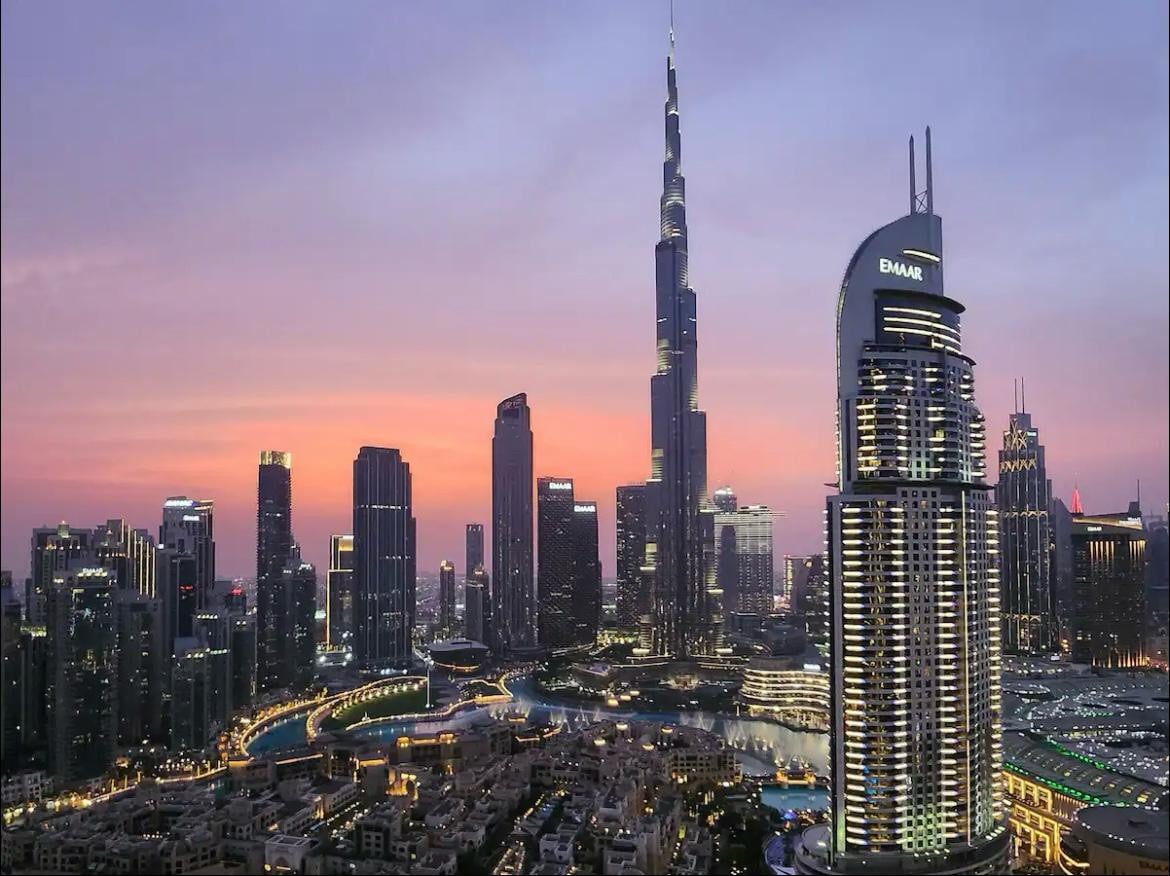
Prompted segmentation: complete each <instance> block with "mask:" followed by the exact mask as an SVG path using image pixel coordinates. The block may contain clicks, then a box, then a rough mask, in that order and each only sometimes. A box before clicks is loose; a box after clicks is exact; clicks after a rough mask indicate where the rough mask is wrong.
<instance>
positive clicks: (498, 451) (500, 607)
mask: <svg viewBox="0 0 1170 876" xmlns="http://www.w3.org/2000/svg"><path fill="white" fill-rule="evenodd" d="M491 601H492V634H493V636H494V639H495V641H494V642H493V643H492V644H493V645H494V648H495V650H496V651H497V652H498V653H500V654H503V655H507V654H510V653H513V652H515V651H516V650H518V649H524V648H531V647H533V646H534V645H535V644H536V611H535V601H534V594H533V586H532V428H531V412H530V411H529V408H528V396H527V395H525V394H524V393H519V394H518V395H514V396H512V397H511V398H506V399H504V400H503V401H502V402H500V404H499V406H498V407H497V408H496V422H495V430H494V433H493V435H492V592H491Z"/></svg>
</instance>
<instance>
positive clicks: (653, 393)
mask: <svg viewBox="0 0 1170 876" xmlns="http://www.w3.org/2000/svg"><path fill="white" fill-rule="evenodd" d="M674 61H675V59H674V26H673V21H672V23H671V30H670V54H669V55H668V56H667V59H666V106H665V122H666V154H665V158H664V160H663V164H662V198H661V200H660V203H659V232H660V234H659V241H658V244H657V245H656V246H655V247H654V265H655V311H656V326H657V362H656V370H655V373H654V375H653V377H651V378H650V438H651V455H650V469H651V471H650V477H649V478H648V479H647V482H646V488H647V489H646V511H647V523H648V526H647V540H646V563H647V565H648V566H652V567H653V569H654V578H653V581H654V584H653V598H652V601H651V618H650V620H651V623H650V624H649V627H648V629H649V630H650V641H649V642H647V643H645V644H646V645H647V646H648V647H649V649H650V651H651V653H654V654H659V655H668V656H672V657H675V658H677V659H683V658H686V657H689V656H691V655H695V654H705V653H710V652H711V651H712V650H713V649H714V645H715V641H716V640H715V635H716V630H715V623H714V618H715V616H716V614H717V613H716V611H715V607H714V605H713V599H714V598H715V594H714V593H712V592H711V591H713V590H714V587H715V585H714V580H713V577H714V576H713V574H708V570H707V568H706V567H707V565H709V563H708V559H709V558H710V557H711V556H713V553H714V551H713V550H705V544H704V541H705V538H706V537H707V536H708V535H711V536H713V532H714V530H713V526H712V525H711V519H710V518H711V515H710V514H706V513H704V512H705V511H706V510H707V506H708V498H707V415H706V414H705V413H704V412H703V411H701V410H699V390H698V340H697V319H696V304H695V290H694V289H692V288H691V287H690V278H689V276H688V272H687V214H686V180H685V178H684V177H683V173H682V141H681V138H680V136H679V111H678V83H677V79H676V71H675V62H674ZM707 540H709V539H707ZM709 579H710V580H709Z"/></svg>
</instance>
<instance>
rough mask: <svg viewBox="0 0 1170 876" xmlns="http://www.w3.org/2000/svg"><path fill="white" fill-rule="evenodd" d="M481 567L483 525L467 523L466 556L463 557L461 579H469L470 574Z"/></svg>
mask: <svg viewBox="0 0 1170 876" xmlns="http://www.w3.org/2000/svg"><path fill="white" fill-rule="evenodd" d="M482 565H483V524H482V523H468V524H467V535H466V555H465V557H464V566H463V577H464V578H465V579H468V580H469V579H470V578H471V573H472V572H474V571H475V570H476V569H477V568H478V567H480V566H482Z"/></svg>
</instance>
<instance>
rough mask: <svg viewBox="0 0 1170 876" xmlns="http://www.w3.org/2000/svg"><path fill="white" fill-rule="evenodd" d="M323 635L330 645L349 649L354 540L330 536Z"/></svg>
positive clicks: (351, 625) (351, 624)
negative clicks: (326, 633)
mask: <svg viewBox="0 0 1170 876" xmlns="http://www.w3.org/2000/svg"><path fill="white" fill-rule="evenodd" d="M325 590H326V595H325V610H326V612H328V618H327V622H326V624H325V628H326V631H327V632H328V635H329V644H330V645H333V646H336V647H348V646H349V645H350V644H351V641H352V639H353V536H352V535H331V536H329V570H328V571H327V572H326V573H325Z"/></svg>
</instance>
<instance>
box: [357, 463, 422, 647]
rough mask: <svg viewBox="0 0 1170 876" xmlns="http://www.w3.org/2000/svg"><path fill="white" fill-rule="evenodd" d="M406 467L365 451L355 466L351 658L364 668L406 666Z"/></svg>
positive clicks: (409, 515)
mask: <svg viewBox="0 0 1170 876" xmlns="http://www.w3.org/2000/svg"><path fill="white" fill-rule="evenodd" d="M415 559H416V558H415V520H414V507H413V504H412V499H411V481H410V466H409V465H408V464H407V463H406V461H405V460H404V459H403V458H402V454H401V453H399V452H398V451H397V450H394V449H390V448H386V447H363V448H361V449H360V450H359V451H358V455H357V459H355V460H354V463H353V576H354V605H353V613H354V622H353V635H354V642H353V655H354V658H355V659H356V660H357V661H358V662H359V663H360V664H362V665H365V666H386V665H392V664H403V663H408V662H410V660H411V659H412V654H413V651H412V643H413V638H412V637H413V633H414V618H415V583H416V582H415Z"/></svg>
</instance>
